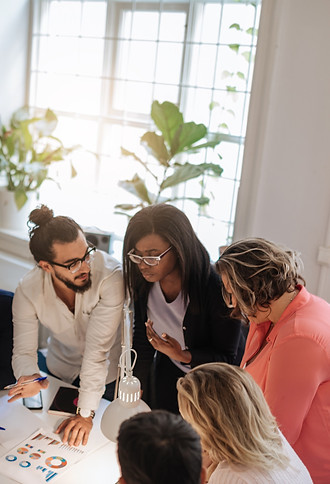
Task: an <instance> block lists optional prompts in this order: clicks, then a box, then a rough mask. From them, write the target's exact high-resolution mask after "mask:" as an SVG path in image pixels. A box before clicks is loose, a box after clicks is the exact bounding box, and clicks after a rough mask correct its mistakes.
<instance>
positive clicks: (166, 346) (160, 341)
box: [145, 319, 191, 364]
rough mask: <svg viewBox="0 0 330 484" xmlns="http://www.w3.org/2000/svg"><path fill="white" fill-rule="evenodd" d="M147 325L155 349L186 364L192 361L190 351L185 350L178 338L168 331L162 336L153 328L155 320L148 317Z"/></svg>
mask: <svg viewBox="0 0 330 484" xmlns="http://www.w3.org/2000/svg"><path fill="white" fill-rule="evenodd" d="M145 325H146V328H147V329H146V332H147V338H148V341H149V343H150V344H151V345H152V346H153V347H154V348H155V350H157V351H160V352H161V353H164V355H166V356H168V357H169V358H172V359H173V360H176V361H180V362H182V363H186V364H188V363H190V362H191V353H190V351H188V350H183V349H182V348H181V345H180V343H179V342H178V341H177V340H176V339H174V338H171V336H169V335H168V334H166V333H162V337H160V336H159V335H158V334H157V333H156V331H155V330H154V329H153V322H152V321H150V319H148V321H147V322H146V323H145Z"/></svg>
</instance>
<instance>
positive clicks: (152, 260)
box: [127, 245, 172, 267]
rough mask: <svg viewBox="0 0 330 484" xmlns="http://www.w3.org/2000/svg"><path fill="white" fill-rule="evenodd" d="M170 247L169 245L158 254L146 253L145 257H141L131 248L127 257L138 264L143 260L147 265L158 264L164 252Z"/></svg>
mask: <svg viewBox="0 0 330 484" xmlns="http://www.w3.org/2000/svg"><path fill="white" fill-rule="evenodd" d="M171 249H172V246H171V245H170V246H169V248H168V249H166V250H165V251H164V252H163V253H162V254H159V255H147V256H145V257H142V256H140V255H137V254H134V249H131V250H130V251H129V252H128V254H127V257H129V259H130V261H132V262H133V263H134V264H138V265H140V264H141V262H144V263H145V264H146V265H147V266H151V267H154V266H158V265H159V263H160V261H161V259H162V257H164V255H165V254H167V252H168V251H170V250H171Z"/></svg>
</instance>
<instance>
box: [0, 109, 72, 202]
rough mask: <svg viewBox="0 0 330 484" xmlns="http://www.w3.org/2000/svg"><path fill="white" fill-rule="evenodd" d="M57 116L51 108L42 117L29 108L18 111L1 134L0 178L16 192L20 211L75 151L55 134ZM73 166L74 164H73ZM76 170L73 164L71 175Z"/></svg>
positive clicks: (5, 185)
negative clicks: (51, 171)
mask: <svg viewBox="0 0 330 484" xmlns="http://www.w3.org/2000/svg"><path fill="white" fill-rule="evenodd" d="M56 126H57V117H56V115H55V113H54V112H53V111H52V110H51V109H47V110H46V112H45V113H44V114H43V115H41V116H31V115H30V114H29V109H28V108H27V107H24V108H21V109H19V110H17V111H15V112H14V114H13V115H12V117H11V120H10V123H9V127H6V126H4V125H3V126H2V127H1V133H0V175H1V176H2V180H3V183H4V187H5V189H6V190H7V191H9V192H12V193H13V195H14V199H15V204H16V207H17V209H18V210H20V209H21V208H22V207H23V206H24V205H25V204H26V202H27V200H28V195H29V193H31V192H34V193H38V190H39V188H40V186H41V184H42V183H43V182H44V181H45V180H50V179H51V178H50V177H49V176H48V170H49V167H50V165H51V164H52V163H53V162H56V161H61V160H64V159H65V158H66V156H67V155H68V154H69V153H70V152H72V151H73V150H74V149H75V147H73V148H65V147H64V146H63V143H62V142H61V141H60V140H59V139H58V138H56V137H55V136H53V135H52V133H53V131H54V130H55V128H56ZM69 162H70V163H71V161H69ZM75 175H76V171H75V169H74V167H73V165H72V163H71V176H75Z"/></svg>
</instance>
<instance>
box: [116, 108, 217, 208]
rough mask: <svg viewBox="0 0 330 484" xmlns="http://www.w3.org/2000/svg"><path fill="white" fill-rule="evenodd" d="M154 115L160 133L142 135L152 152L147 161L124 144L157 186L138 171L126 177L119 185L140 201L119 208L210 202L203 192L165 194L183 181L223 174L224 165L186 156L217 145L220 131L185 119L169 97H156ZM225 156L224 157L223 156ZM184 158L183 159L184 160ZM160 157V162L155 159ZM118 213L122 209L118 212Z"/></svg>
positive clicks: (123, 150) (125, 152)
mask: <svg viewBox="0 0 330 484" xmlns="http://www.w3.org/2000/svg"><path fill="white" fill-rule="evenodd" d="M151 118H152V120H153V121H154V123H155V125H156V127H157V128H158V133H157V132H155V131H148V132H146V133H145V134H144V135H143V136H142V137H141V144H142V145H143V146H144V147H145V149H146V151H147V154H148V155H150V156H151V159H150V158H147V159H146V161H143V160H142V159H141V158H140V157H139V156H137V155H136V154H135V153H132V152H131V151H129V150H127V149H125V148H123V147H122V148H121V152H122V154H123V155H124V156H129V157H131V158H133V159H134V160H136V162H137V163H139V164H140V165H142V166H143V167H144V169H145V174H146V178H147V177H148V176H149V178H151V179H152V185H153V187H154V188H155V187H156V190H151V189H150V188H148V187H147V183H146V178H141V176H139V175H138V174H137V173H135V175H134V176H133V178H132V179H130V180H122V181H120V182H119V185H120V186H121V187H122V188H124V189H125V190H127V191H128V192H130V193H132V194H133V195H135V197H136V198H137V199H138V202H137V203H136V204H134V203H133V204H127V203H125V204H118V205H116V206H115V208H116V209H119V210H122V211H124V212H119V213H126V214H127V215H130V213H131V212H134V211H136V210H137V209H140V208H143V207H145V206H146V205H151V204H155V203H161V202H174V201H177V200H182V199H188V200H192V201H193V202H195V203H197V204H198V205H199V206H204V205H207V204H208V203H209V201H210V199H209V197H207V196H205V194H204V193H203V188H202V193H201V195H200V196H197V197H186V196H176V195H173V196H172V195H170V196H167V197H165V196H164V194H163V192H164V190H166V189H168V188H173V187H176V186H178V185H180V184H181V183H184V182H187V181H189V180H192V179H194V178H198V177H203V175H210V176H217V177H218V176H220V175H221V173H222V171H223V170H222V168H221V167H220V166H219V165H217V164H214V163H200V164H193V163H190V162H189V161H187V160H186V156H187V155H189V154H191V153H198V152H199V151H200V150H203V149H206V148H214V147H215V146H216V145H218V144H219V143H220V139H219V135H214V136H213V137H212V136H211V135H209V133H208V131H207V128H206V126H205V125H204V124H196V123H194V122H184V119H183V114H182V113H181V112H180V111H179V109H178V107H177V106H176V105H175V104H173V103H171V102H168V101H165V102H163V103H162V104H160V103H159V102H158V101H154V102H153V103H152V107H151ZM220 158H221V157H220ZM181 160H183V161H181ZM155 161H156V163H155ZM117 213H118V212H117Z"/></svg>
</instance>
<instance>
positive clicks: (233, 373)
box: [177, 363, 289, 474]
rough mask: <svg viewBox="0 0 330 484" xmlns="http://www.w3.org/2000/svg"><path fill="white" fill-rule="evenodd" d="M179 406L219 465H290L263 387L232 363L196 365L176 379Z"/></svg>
mask: <svg viewBox="0 0 330 484" xmlns="http://www.w3.org/2000/svg"><path fill="white" fill-rule="evenodd" d="M177 390H178V402H179V410H180V413H181V415H182V417H183V418H184V419H185V420H187V421H188V422H189V423H190V424H191V425H192V427H194V429H195V430H196V431H197V433H198V434H199V435H200V437H201V442H202V447H203V449H204V450H205V451H206V452H207V453H208V455H209V458H210V459H211V461H212V466H211V467H210V469H209V474H211V473H212V472H213V471H214V470H215V468H216V467H217V465H218V464H219V463H220V462H222V461H226V462H227V463H228V464H231V465H245V466H249V467H254V468H259V469H272V468H273V467H275V466H281V467H282V468H285V467H286V466H287V464H288V462H289V460H288V458H287V456H286V455H285V453H284V451H283V447H282V438H281V435H280V433H279V431H278V427H277V423H276V420H275V418H274V417H273V415H272V414H271V412H270V409H269V407H268V405H267V403H266V400H265V398H264V396H263V393H262V391H261V389H260V388H259V387H258V385H257V384H256V383H255V381H254V380H253V378H252V377H251V375H249V373H247V372H246V371H244V370H242V369H241V368H239V367H236V366H233V365H228V364H227V363H206V364H203V365H200V366H197V367H195V368H194V369H193V370H191V371H190V372H188V373H187V374H186V375H185V376H184V377H182V378H180V379H179V380H178V382H177Z"/></svg>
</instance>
